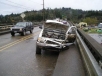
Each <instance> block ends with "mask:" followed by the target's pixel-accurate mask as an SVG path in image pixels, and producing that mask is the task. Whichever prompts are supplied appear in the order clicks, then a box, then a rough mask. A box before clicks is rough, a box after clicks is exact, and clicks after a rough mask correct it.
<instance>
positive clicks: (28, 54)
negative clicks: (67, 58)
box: [0, 28, 59, 76]
mask: <svg viewBox="0 0 102 76" xmlns="http://www.w3.org/2000/svg"><path fill="white" fill-rule="evenodd" d="M35 30H38V28H36V29H35ZM26 36H27V35H26ZM37 36H38V35H36V36H35V35H34V36H33V37H31V38H28V39H26V40H24V41H22V42H20V43H18V44H16V45H13V46H12V47H9V48H7V49H4V50H3V51H0V76H52V73H53V71H54V68H55V65H56V61H57V58H58V55H59V54H58V53H56V52H51V51H43V52H42V55H36V54H35V51H36V48H35V47H36V38H37ZM4 38H5V39H6V40H4ZM20 38H22V36H20V35H16V36H15V37H13V38H12V37H11V35H10V34H6V35H2V36H1V37H0V41H2V40H4V41H3V42H2V43H0V46H4V45H6V44H8V43H9V42H10V43H11V42H13V41H15V40H17V39H20Z"/></svg>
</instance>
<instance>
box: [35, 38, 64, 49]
mask: <svg viewBox="0 0 102 76" xmlns="http://www.w3.org/2000/svg"><path fill="white" fill-rule="evenodd" d="M37 46H39V47H40V48H42V49H49V50H52V49H55V50H56V49H62V41H57V40H54V39H50V38H44V37H41V38H38V40H37Z"/></svg>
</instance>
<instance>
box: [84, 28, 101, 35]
mask: <svg viewBox="0 0 102 76" xmlns="http://www.w3.org/2000/svg"><path fill="white" fill-rule="evenodd" d="M83 30H84V31H85V32H86V33H97V34H102V31H99V30H98V29H97V28H92V29H85V28H83Z"/></svg>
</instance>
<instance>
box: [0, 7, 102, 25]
mask: <svg viewBox="0 0 102 76" xmlns="http://www.w3.org/2000/svg"><path fill="white" fill-rule="evenodd" d="M44 10H45V11H44V15H45V20H46V19H55V18H61V19H67V20H70V21H73V22H74V23H79V22H87V23H88V25H91V24H98V23H100V22H102V11H101V10H100V11H93V10H91V11H83V10H81V9H71V8H64V7H63V8H55V9H51V8H47V9H44ZM24 13H25V14H26V17H25V20H26V21H42V20H43V10H39V11H36V10H32V11H25V12H24ZM18 21H22V18H21V17H20V14H13V13H12V14H10V15H5V16H3V15H0V24H13V23H16V22H18Z"/></svg>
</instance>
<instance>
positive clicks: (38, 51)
mask: <svg viewBox="0 0 102 76" xmlns="http://www.w3.org/2000/svg"><path fill="white" fill-rule="evenodd" d="M36 54H41V49H40V48H39V47H38V46H36Z"/></svg>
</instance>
